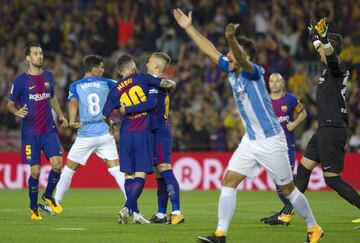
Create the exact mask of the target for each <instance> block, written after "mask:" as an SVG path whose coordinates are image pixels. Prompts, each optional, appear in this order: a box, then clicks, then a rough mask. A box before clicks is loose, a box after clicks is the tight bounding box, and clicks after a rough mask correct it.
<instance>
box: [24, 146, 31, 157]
mask: <svg viewBox="0 0 360 243" xmlns="http://www.w3.org/2000/svg"><path fill="white" fill-rule="evenodd" d="M25 154H26V155H27V156H29V155H31V145H25Z"/></svg>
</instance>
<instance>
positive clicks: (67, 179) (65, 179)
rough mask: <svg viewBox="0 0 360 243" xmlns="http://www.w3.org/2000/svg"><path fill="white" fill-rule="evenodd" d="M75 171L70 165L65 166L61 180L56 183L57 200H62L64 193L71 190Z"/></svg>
mask: <svg viewBox="0 0 360 243" xmlns="http://www.w3.org/2000/svg"><path fill="white" fill-rule="evenodd" d="M74 173H75V171H74V170H72V169H70V168H69V167H68V166H66V165H65V166H64V169H63V172H62V173H61V176H60V180H59V182H58V184H57V185H56V192H55V196H54V198H55V201H56V202H59V203H60V202H61V201H62V199H63V197H64V194H65V193H66V192H67V191H68V190H69V188H70V184H71V180H72V177H73V175H74Z"/></svg>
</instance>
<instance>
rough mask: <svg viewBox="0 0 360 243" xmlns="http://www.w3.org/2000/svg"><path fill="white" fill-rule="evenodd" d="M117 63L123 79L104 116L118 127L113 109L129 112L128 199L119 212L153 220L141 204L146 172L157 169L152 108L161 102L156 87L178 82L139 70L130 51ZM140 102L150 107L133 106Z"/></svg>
mask: <svg viewBox="0 0 360 243" xmlns="http://www.w3.org/2000/svg"><path fill="white" fill-rule="evenodd" d="M117 66H118V72H119V74H120V75H121V76H122V79H121V80H120V81H119V82H118V83H117V84H116V85H115V86H114V87H113V88H112V89H111V90H110V92H109V94H108V97H107V100H106V103H105V106H104V109H103V116H104V119H105V121H106V122H107V123H108V124H109V126H110V129H111V130H112V131H114V127H115V126H116V123H114V122H113V121H111V120H110V118H109V116H110V114H111V112H112V111H113V110H114V109H121V110H122V113H123V114H124V113H126V114H128V115H125V116H123V119H122V122H121V128H120V142H119V146H120V162H121V168H120V170H121V171H122V172H124V173H125V191H126V195H127V200H126V203H125V206H124V208H123V209H121V210H120V212H119V222H120V223H122V224H127V223H128V219H129V217H130V215H131V213H133V215H134V222H136V223H140V224H149V223H150V222H149V221H148V220H146V219H145V218H144V217H143V216H142V215H141V214H140V212H139V209H138V208H137V200H138V198H139V197H140V195H141V193H142V190H143V188H144V183H145V178H146V175H147V174H148V173H152V172H153V163H152V144H153V143H152V142H153V141H152V134H151V119H150V115H149V112H148V111H150V110H152V109H153V108H155V106H156V104H157V95H158V89H157V88H155V87H164V88H169V87H171V86H175V82H173V81H171V80H165V79H161V78H156V77H154V76H152V75H149V74H143V73H137V69H136V64H135V62H134V61H133V60H132V57H131V56H129V55H122V56H121V57H119V59H118V61H117ZM152 86H153V87H152ZM147 101H148V102H147ZM140 104H143V105H144V106H146V105H149V106H148V108H147V109H146V110H147V111H144V112H140V113H137V112H136V111H135V110H133V107H134V106H135V105H140ZM141 108H143V107H140V109H141Z"/></svg>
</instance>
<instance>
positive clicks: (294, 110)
mask: <svg viewBox="0 0 360 243" xmlns="http://www.w3.org/2000/svg"><path fill="white" fill-rule="evenodd" d="M269 88H270V99H271V102H272V105H273V108H274V112H275V116H276V117H277V118H278V120H279V123H280V125H281V127H282V129H283V130H284V132H285V136H286V142H287V146H288V154H289V160H290V166H291V169H292V170H294V166H295V134H294V129H295V128H296V127H297V126H298V125H299V124H300V123H301V122H302V121H304V120H305V118H306V116H307V114H306V111H305V109H304V106H303V105H302V104H301V103H300V100H299V99H298V98H297V97H295V96H294V95H292V94H290V93H288V92H285V81H284V78H283V77H282V76H281V74H280V73H273V74H271V75H270V78H269ZM294 114H296V117H295V118H294ZM276 190H277V193H278V195H279V197H280V199H281V201H282V202H283V203H284V204H286V203H287V201H288V200H287V198H286V197H285V196H284V195H283V194H282V193H281V191H280V189H279V186H278V185H276ZM291 212H292V207H290V208H288V207H284V208H283V209H282V210H281V211H280V212H279V213H276V214H275V215H273V216H270V217H266V218H262V219H261V221H262V222H264V223H265V224H271V225H275V224H284V225H288V224H290V222H291V218H292V213H291Z"/></svg>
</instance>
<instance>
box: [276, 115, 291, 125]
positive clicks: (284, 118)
mask: <svg viewBox="0 0 360 243" xmlns="http://www.w3.org/2000/svg"><path fill="white" fill-rule="evenodd" d="M278 121H279V123H283V122H288V121H289V116H279V117H278Z"/></svg>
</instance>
